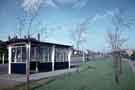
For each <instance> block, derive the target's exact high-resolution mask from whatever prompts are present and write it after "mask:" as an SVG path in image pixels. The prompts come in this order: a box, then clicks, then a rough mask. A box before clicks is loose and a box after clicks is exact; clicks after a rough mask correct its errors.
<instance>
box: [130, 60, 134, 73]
mask: <svg viewBox="0 0 135 90" xmlns="http://www.w3.org/2000/svg"><path fill="white" fill-rule="evenodd" d="M129 64H130V66H131V68H132V70H133V72H134V73H135V61H131V60H129Z"/></svg>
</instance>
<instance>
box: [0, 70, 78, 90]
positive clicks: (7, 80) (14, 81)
mask: <svg viewBox="0 0 135 90" xmlns="http://www.w3.org/2000/svg"><path fill="white" fill-rule="evenodd" d="M76 70H77V69H76V68H72V69H70V70H69V69H64V70H57V71H52V72H44V73H36V74H31V75H30V80H39V79H43V78H48V77H52V76H58V75H61V74H65V73H69V72H74V71H76ZM24 82H26V75H18V74H11V75H8V74H0V90H1V86H2V88H3V87H6V88H7V87H13V86H15V85H18V84H21V83H24Z"/></svg>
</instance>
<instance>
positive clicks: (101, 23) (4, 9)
mask: <svg viewBox="0 0 135 90" xmlns="http://www.w3.org/2000/svg"><path fill="white" fill-rule="evenodd" d="M20 1H22V2H23V0H20ZM28 1H29V0H28ZM117 8H124V10H125V11H126V17H134V16H135V13H134V11H135V1H134V0H47V1H46V3H45V4H43V6H42V8H40V10H39V11H38V16H37V17H36V19H35V21H34V22H33V25H32V29H31V33H37V32H38V31H39V27H40V26H39V25H38V24H37V22H38V21H40V22H41V23H42V24H43V25H46V26H47V29H48V30H49V33H48V38H47V39H45V37H44V34H43V36H42V37H41V38H42V40H43V41H45V40H47V41H50V42H57V43H65V44H72V43H71V42H72V40H71V37H70V33H69V32H70V30H72V29H73V27H74V26H75V25H77V24H79V23H81V22H82V21H83V20H85V19H87V18H88V17H90V18H91V19H90V24H89V25H88V30H87V43H86V44H85V46H84V47H85V48H88V49H91V50H94V51H103V50H106V49H107V48H108V46H107V44H106V31H107V30H108V29H109V28H110V27H111V24H110V21H109V18H110V14H111V13H115V11H116V10H117ZM23 15H24V11H23V9H22V7H21V2H19V0H0V27H1V29H0V39H1V40H7V37H8V35H11V36H13V35H15V34H17V32H18V29H17V27H18V20H17V17H20V18H21V17H22V16H23ZM26 32H27V31H26V29H24V30H23V31H22V33H23V35H25V34H26ZM43 33H44V32H43ZM134 34H135V30H134V27H132V28H131V29H130V30H129V31H128V32H126V34H125V36H126V37H130V39H129V40H128V42H127V43H126V44H125V47H128V48H134V44H135V40H134V38H135V36H134ZM34 36H35V35H34Z"/></svg>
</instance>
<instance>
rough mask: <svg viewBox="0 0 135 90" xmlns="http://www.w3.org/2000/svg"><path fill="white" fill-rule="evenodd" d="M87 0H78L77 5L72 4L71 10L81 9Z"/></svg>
mask: <svg viewBox="0 0 135 90" xmlns="http://www.w3.org/2000/svg"><path fill="white" fill-rule="evenodd" d="M87 2H88V0H78V2H77V3H75V4H74V6H73V8H82V7H84V6H86V4H87Z"/></svg>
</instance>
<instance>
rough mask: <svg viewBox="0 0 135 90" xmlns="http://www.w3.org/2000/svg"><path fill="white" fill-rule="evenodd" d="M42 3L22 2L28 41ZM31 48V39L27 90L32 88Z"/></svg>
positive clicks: (27, 68)
mask: <svg viewBox="0 0 135 90" xmlns="http://www.w3.org/2000/svg"><path fill="white" fill-rule="evenodd" d="M42 4H43V0H23V1H22V2H21V7H22V9H23V10H24V19H25V21H26V23H25V26H26V30H27V34H28V41H29V38H30V35H31V27H32V24H33V22H34V20H35V19H36V17H37V16H38V13H39V10H40V8H41V6H42ZM20 24H21V25H22V22H20ZM19 31H20V32H21V29H19ZM20 36H21V34H20ZM30 49H31V43H30V41H29V43H28V45H27V60H26V61H27V63H26V78H27V90H30V87H29V82H30V80H29V76H30V59H31V56H30V55H31V54H30V51H31V50H30Z"/></svg>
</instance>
